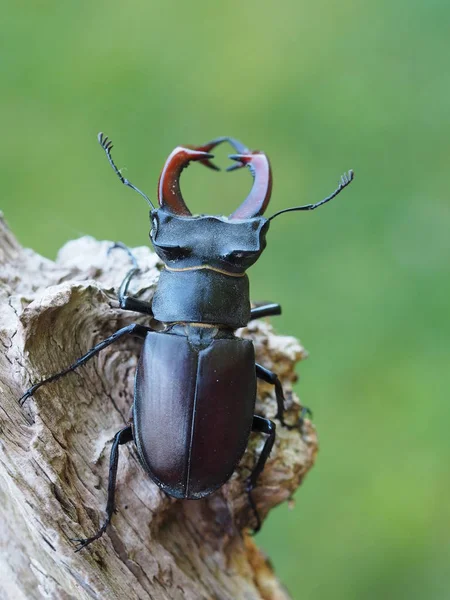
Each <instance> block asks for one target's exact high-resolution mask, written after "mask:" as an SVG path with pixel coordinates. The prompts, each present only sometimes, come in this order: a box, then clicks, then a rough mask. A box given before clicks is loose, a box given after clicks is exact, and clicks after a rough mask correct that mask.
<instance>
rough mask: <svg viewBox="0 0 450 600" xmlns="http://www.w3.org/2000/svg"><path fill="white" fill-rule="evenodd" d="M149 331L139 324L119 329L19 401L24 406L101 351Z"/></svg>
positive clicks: (37, 385) (34, 386)
mask: <svg viewBox="0 0 450 600" xmlns="http://www.w3.org/2000/svg"><path fill="white" fill-rule="evenodd" d="M149 331H152V330H151V329H150V327H146V326H145V325H139V324H137V323H134V324H133V325H128V326H127V327H122V329H119V331H116V333H113V334H112V335H110V336H109V337H107V338H106V339H105V340H103V341H102V342H99V343H98V344H97V345H96V346H94V347H93V348H91V349H90V350H89V352H86V354H84V355H83V356H82V357H81V358H79V359H78V360H76V361H75V362H74V363H73V364H71V365H70V366H69V367H66V368H65V369H63V370H62V371H59V372H58V373H55V374H54V375H50V377H47V378H46V379H43V380H42V381H40V382H39V383H35V384H34V385H32V386H31V387H30V388H29V389H28V390H27V391H26V392H25V394H24V395H23V396H22V397H21V398H20V399H19V403H20V404H21V405H23V403H24V402H25V401H26V400H27V399H28V398H29V397H30V396H32V395H33V394H34V392H36V390H38V389H39V388H40V387H41V386H43V385H46V384H47V383H52V381H56V380H57V379H60V378H61V377H64V375H67V374H68V373H71V372H72V371H75V369H78V367H81V366H82V365H84V364H85V363H87V361H88V360H90V359H91V358H93V357H94V356H95V355H96V354H98V353H99V352H100V351H101V350H103V349H104V348H107V347H108V346H110V345H111V344H114V342H117V340H119V339H120V338H121V337H123V336H124V335H127V334H130V335H135V336H137V337H141V338H145V336H146V334H147V333H148V332H149Z"/></svg>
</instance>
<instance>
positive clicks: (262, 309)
mask: <svg viewBox="0 0 450 600" xmlns="http://www.w3.org/2000/svg"><path fill="white" fill-rule="evenodd" d="M275 315H281V306H280V305H279V304H274V303H272V304H261V305H260V306H255V307H254V308H252V309H251V311H250V320H251V321H253V319H261V318H262V317H273V316H275Z"/></svg>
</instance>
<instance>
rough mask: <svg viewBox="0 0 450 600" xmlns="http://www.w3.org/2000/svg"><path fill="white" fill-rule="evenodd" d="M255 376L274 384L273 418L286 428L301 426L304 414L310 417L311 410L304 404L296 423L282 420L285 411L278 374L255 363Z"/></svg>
mask: <svg viewBox="0 0 450 600" xmlns="http://www.w3.org/2000/svg"><path fill="white" fill-rule="evenodd" d="M256 377H258V378H259V379H262V380H263V381H266V382H267V383H271V384H272V385H273V386H275V398H276V400H277V414H276V415H275V419H278V420H279V421H280V422H281V424H282V425H283V427H286V428H287V429H296V428H301V426H302V425H303V417H304V416H305V415H309V416H310V417H312V412H311V410H310V409H309V408H307V407H306V406H305V407H303V408H302V411H301V417H300V419H299V421H298V423H297V424H295V425H289V424H288V423H286V422H285V420H284V411H285V407H284V400H285V398H284V392H283V386H282V385H281V381H280V380H279V378H278V375H277V374H276V373H274V372H273V371H269V369H266V368H265V367H263V366H262V365H258V364H256Z"/></svg>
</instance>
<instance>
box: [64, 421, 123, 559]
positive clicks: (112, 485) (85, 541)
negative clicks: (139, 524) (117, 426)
mask: <svg viewBox="0 0 450 600" xmlns="http://www.w3.org/2000/svg"><path fill="white" fill-rule="evenodd" d="M132 439H133V432H132V429H131V425H128V427H124V428H123V429H121V430H120V431H118V432H117V433H116V435H115V436H114V441H113V444H112V447H111V455H110V459H109V481H108V500H107V502H106V519H105V521H104V522H103V525H102V526H101V527H100V529H99V530H98V531H97V533H96V534H95V535H93V536H92V537H89V538H72V539H71V541H72V542H77V543H78V546H77V549H76V550H75V552H79V551H80V550H82V549H83V548H86V546H88V545H89V544H91V543H92V542H94V541H95V540H98V539H99V538H101V537H102V535H103V534H104V533H105V531H106V528H107V527H108V525H109V524H110V522H111V518H112V516H113V513H114V508H115V506H114V495H115V492H116V477H117V467H118V465H119V446H121V445H122V444H127V443H128V442H131V441H132Z"/></svg>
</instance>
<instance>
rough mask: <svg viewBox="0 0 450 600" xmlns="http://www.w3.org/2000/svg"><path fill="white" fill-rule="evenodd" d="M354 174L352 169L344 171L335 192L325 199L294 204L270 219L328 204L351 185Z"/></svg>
mask: <svg viewBox="0 0 450 600" xmlns="http://www.w3.org/2000/svg"><path fill="white" fill-rule="evenodd" d="M354 176H355V174H354V173H353V171H352V170H350V171H349V172H348V173H344V174H343V175H342V177H341V179H340V181H339V185H338V187H337V188H336V189H335V190H334V192H333V193H332V194H330V195H329V196H327V197H326V198H324V199H323V200H321V201H320V202H316V204H305V205H304V206H294V207H293V208H285V209H284V210H280V211H279V212H277V213H275V214H274V215H272V216H271V217H269V219H268V221H271V220H272V219H274V218H275V217H278V215H282V214H283V213H286V212H292V211H294V210H314V209H315V208H318V207H319V206H322V204H326V203H327V202H329V201H330V200H333V198H335V197H336V196H337V195H338V194H340V193H341V192H342V190H343V189H344V188H346V187H347V186H348V185H350V183H351V182H352V181H353V177H354Z"/></svg>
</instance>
